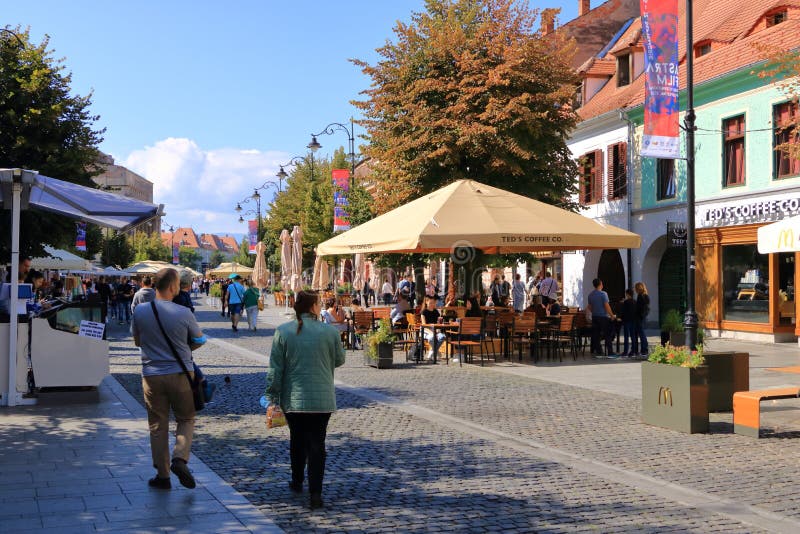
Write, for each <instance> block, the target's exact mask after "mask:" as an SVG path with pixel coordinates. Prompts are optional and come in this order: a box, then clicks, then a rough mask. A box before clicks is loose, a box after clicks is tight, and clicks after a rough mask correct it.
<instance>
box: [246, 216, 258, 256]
mask: <svg viewBox="0 0 800 534" xmlns="http://www.w3.org/2000/svg"><path fill="white" fill-rule="evenodd" d="M247 240H248V241H249V247H248V250H247V253H248V254H255V253H256V245H257V244H258V219H253V220H252V221H247Z"/></svg>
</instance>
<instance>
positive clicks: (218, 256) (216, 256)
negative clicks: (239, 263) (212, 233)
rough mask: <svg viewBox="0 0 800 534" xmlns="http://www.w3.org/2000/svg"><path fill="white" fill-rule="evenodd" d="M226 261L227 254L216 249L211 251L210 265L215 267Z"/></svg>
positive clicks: (212, 267)
mask: <svg viewBox="0 0 800 534" xmlns="http://www.w3.org/2000/svg"><path fill="white" fill-rule="evenodd" d="M224 261H225V256H224V255H223V254H222V252H220V251H219V250H215V251H214V252H212V253H211V257H210V258H209V259H208V267H209V268H211V269H214V268H216V267H219V264H220V263H222V262H224Z"/></svg>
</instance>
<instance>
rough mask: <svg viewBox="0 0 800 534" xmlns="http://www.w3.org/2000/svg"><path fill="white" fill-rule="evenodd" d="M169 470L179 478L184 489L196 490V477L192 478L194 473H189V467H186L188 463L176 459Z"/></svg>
mask: <svg viewBox="0 0 800 534" xmlns="http://www.w3.org/2000/svg"><path fill="white" fill-rule="evenodd" d="M169 470H170V471H172V472H173V473H174V474H175V476H177V477H178V480H180V482H181V486H183V487H184V488H189V489H194V488H195V486H197V483H196V482H195V481H194V477H193V476H192V472H191V471H189V466H188V465H186V462H185V461H183V460H181V459H180V458H174V459H173V460H172V466H171V467H170V468H169Z"/></svg>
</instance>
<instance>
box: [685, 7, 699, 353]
mask: <svg viewBox="0 0 800 534" xmlns="http://www.w3.org/2000/svg"><path fill="white" fill-rule="evenodd" d="M693 18H694V17H693V16H692V0H686V116H685V118H684V126H685V127H686V230H687V232H686V234H687V236H686V259H687V273H686V315H685V317H684V322H683V328H684V332H685V333H686V345H687V346H688V347H690V348H694V347H695V345H697V313H696V312H695V251H694V248H695V247H694V243H695V235H694V233H695V220H694V163H695V162H694V130H695V125H694V120H695V114H694V57H693V49H694V46H693V45H694V36H693V34H692V26H693V25H694V21H693Z"/></svg>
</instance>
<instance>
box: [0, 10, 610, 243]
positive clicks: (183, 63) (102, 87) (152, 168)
mask: <svg viewBox="0 0 800 534" xmlns="http://www.w3.org/2000/svg"><path fill="white" fill-rule="evenodd" d="M600 3H601V2H600V0H594V1H593V2H592V6H593V7H595V6H596V5H599V4H600ZM532 5H533V6H535V7H538V8H540V9H542V8H547V7H562V12H561V15H560V17H559V20H560V22H561V23H563V22H566V21H568V20H570V19H572V18H574V17H575V16H576V12H577V6H578V0H541V1H538V2H532ZM0 6H2V9H1V10H0V12H2V15H3V16H2V19H0V21H2V22H1V23H2V25H4V26H6V27H14V26H17V25H21V26H22V27H30V30H31V35H32V39H33V40H34V42H39V41H40V40H41V39H42V38H43V37H44V35H45V34H47V35H49V36H50V48H51V49H52V50H53V51H54V55H55V57H60V58H64V64H65V66H66V69H67V70H68V71H69V72H71V73H72V88H73V92H74V93H77V94H81V95H85V94H87V93H88V92H89V91H92V92H93V97H92V101H93V105H92V111H93V112H94V113H95V114H97V115H100V119H99V121H98V123H97V126H99V127H104V128H106V129H107V131H106V133H105V140H104V142H103V143H102V145H101V149H102V150H103V151H104V152H107V153H109V154H111V155H112V156H114V158H115V159H116V161H117V163H119V164H122V165H125V166H127V167H128V168H130V169H132V170H134V171H136V172H138V173H139V174H141V175H143V176H144V177H145V178H147V179H148V180H150V181H152V182H154V184H155V187H154V189H155V201H156V202H157V203H163V204H165V205H166V208H165V209H166V211H167V213H168V216H167V217H166V218H165V219H166V220H167V221H168V222H170V223H171V224H174V225H180V226H193V227H194V228H195V229H196V230H197V231H203V232H218V233H226V232H228V233H242V232H243V230H244V228H243V226H242V225H240V224H239V223H238V222H237V218H238V216H237V214H235V212H234V211H233V206H234V205H235V204H236V201H238V200H240V199H241V198H243V197H245V196H246V195H248V194H249V193H251V192H252V187H254V186H257V185H260V184H262V183H263V182H264V181H265V180H272V179H274V175H275V172H276V171H277V169H278V165H279V164H281V163H284V162H286V161H288V160H289V159H290V158H291V157H292V156H295V155H302V154H304V153H305V151H306V148H305V147H306V145H307V144H308V142H309V140H310V134H311V133H316V132H318V131H320V130H322V129H323V128H324V127H325V126H326V125H327V124H329V123H331V122H342V123H344V122H347V121H349V119H350V117H351V116H355V117H356V118H358V115H357V110H356V109H355V108H354V107H353V106H352V105H351V104H350V101H351V100H353V99H357V98H359V92H360V91H362V90H364V89H366V88H367V87H368V86H369V80H368V78H366V77H365V76H363V75H362V74H361V72H360V70H359V69H358V68H356V67H355V66H354V65H352V64H351V63H350V62H349V61H348V58H359V59H363V60H366V61H368V62H370V63H374V62H375V60H376V58H377V55H376V54H375V49H376V48H377V47H380V46H381V45H382V44H384V42H385V41H386V40H387V39H393V32H392V29H393V28H394V26H395V25H396V23H397V21H398V20H400V21H403V22H408V21H409V20H410V18H411V13H412V12H414V11H420V10H421V9H423V6H424V2H423V0H391V1H389V0H372V1H370V0H339V1H323V0H307V1H304V2H301V1H294V2H292V1H285V0H283V1H278V0H261V1H257V0H232V1H229V2H221V1H211V0H194V1H188V0H159V1H156V0H137V1H135V2H134V1H130V0H129V1H121V0H114V1H105V2H101V1H97V0H96V1H89V0H72V1H69V2H65V1H63V0H36V1H33V2H18V1H15V2H11V1H9V0H2V2H0ZM360 133H363V130H361V129H360V128H359V127H356V135H359V134H360ZM319 141H320V143H322V145H323V149H322V150H321V152H322V153H329V150H330V151H332V149H334V148H336V147H338V146H346V144H347V135H346V134H345V133H344V132H341V131H337V132H336V133H335V134H334V135H332V136H322V137H320V138H319Z"/></svg>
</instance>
